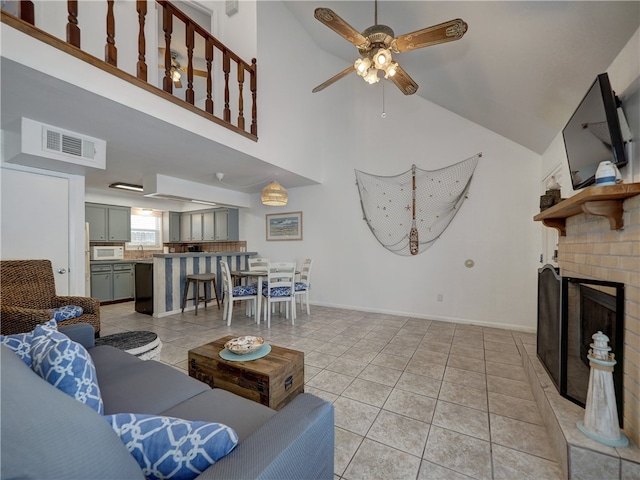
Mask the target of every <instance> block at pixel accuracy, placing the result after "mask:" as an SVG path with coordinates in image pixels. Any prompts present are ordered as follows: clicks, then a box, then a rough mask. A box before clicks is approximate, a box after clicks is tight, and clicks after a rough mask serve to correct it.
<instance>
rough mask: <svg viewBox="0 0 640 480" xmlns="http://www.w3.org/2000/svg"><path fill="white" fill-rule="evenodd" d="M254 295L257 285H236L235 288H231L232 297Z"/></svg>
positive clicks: (256, 291)
mask: <svg viewBox="0 0 640 480" xmlns="http://www.w3.org/2000/svg"><path fill="white" fill-rule="evenodd" d="M256 293H258V286H257V285H238V286H237V287H233V296H234V297H246V296H248V295H255V294H256Z"/></svg>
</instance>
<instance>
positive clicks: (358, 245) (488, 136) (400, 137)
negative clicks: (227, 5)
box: [241, 2, 540, 331]
mask: <svg viewBox="0 0 640 480" xmlns="http://www.w3.org/2000/svg"><path fill="white" fill-rule="evenodd" d="M258 13H259V15H258V18H259V25H258V43H259V54H260V59H261V62H263V63H264V62H265V57H268V55H269V52H270V51H271V52H272V51H275V49H276V45H277V47H278V50H277V51H278V55H279V61H280V62H294V60H295V62H294V63H295V64H296V65H298V66H299V68H298V69H297V71H296V73H295V74H291V72H289V73H288V74H286V75H285V74H283V73H281V72H278V71H273V70H267V69H264V70H265V71H264V72H263V73H262V74H261V75H260V82H261V83H260V89H261V92H267V93H263V94H262V96H261V98H262V99H263V100H262V102H261V105H260V112H261V125H266V126H267V127H265V128H271V129H272V130H268V131H267V133H265V131H264V130H265V129H263V130H262V133H261V136H260V143H261V144H262V146H263V148H264V145H265V144H266V145H268V146H269V148H266V149H265V150H264V151H265V153H266V154H267V155H279V156H281V162H282V163H285V162H296V163H295V164H296V168H299V167H300V165H299V163H297V162H302V163H303V168H304V166H305V165H316V166H318V167H319V168H321V171H322V179H323V181H322V185H318V186H312V187H303V188H295V189H290V190H289V205H287V207H284V208H280V209H278V208H274V207H264V206H262V205H260V204H259V198H258V197H257V196H256V202H255V208H252V209H251V211H249V212H247V213H246V214H245V215H244V217H243V220H242V225H241V234H242V235H243V236H244V238H247V239H252V242H251V245H250V248H251V250H257V251H258V252H260V254H261V255H265V256H269V257H270V258H271V259H273V260H289V259H293V258H295V259H297V261H299V262H301V261H302V259H304V258H306V257H310V258H313V259H314V262H315V263H314V267H313V273H312V285H313V288H312V294H311V298H312V302H313V303H316V304H322V305H331V306H337V307H345V308H352V309H361V310H368V311H377V312H387V313H390V314H399V315H407V316H412V317H417V318H432V319H443V320H452V321H461V322H472V323H478V324H480V323H481V324H486V325H497V326H502V327H509V328H514V329H523V330H530V331H533V330H534V329H535V323H536V302H535V300H536V294H535V292H536V268H537V267H538V264H537V260H538V255H539V247H538V244H539V235H540V225H539V224H536V223H535V222H533V220H532V217H533V216H534V215H535V214H536V213H537V211H538V201H539V191H538V188H539V186H538V184H539V178H538V176H539V172H540V157H539V155H537V154H535V153H533V152H531V151H530V150H527V149H525V148H524V147H521V146H519V145H517V144H515V143H513V142H511V141H509V140H507V139H505V138H503V137H500V136H498V135H496V134H495V133H493V132H490V131H488V130H486V129H484V128H482V127H480V126H478V125H476V124H474V123H472V122H469V121H467V120H465V119H463V118H461V117H459V116H457V115H455V114H453V113H451V112H449V111H446V110H444V109H442V108H440V107H438V106H436V105H434V104H431V103H429V102H427V101H426V100H424V99H422V98H420V97H417V96H409V97H406V96H404V95H402V94H400V93H399V91H397V89H396V88H395V87H394V86H393V85H392V84H390V83H388V84H387V85H386V87H385V88H386V91H385V95H386V109H385V110H386V114H387V115H386V118H384V119H382V118H381V116H380V113H381V105H382V100H381V88H382V87H381V84H378V85H376V86H369V85H366V84H365V83H364V82H363V81H362V80H361V79H360V78H359V77H357V76H355V75H352V76H349V77H346V78H345V79H342V80H340V81H339V82H338V83H336V84H334V85H332V86H330V87H328V88H327V89H326V90H324V91H323V92H321V93H317V94H312V93H311V89H312V88H313V87H315V86H316V85H317V84H319V83H321V82H322V81H324V80H325V79H326V78H329V77H331V76H332V75H334V74H335V73H337V72H339V71H340V70H342V69H343V68H344V67H345V66H344V64H343V61H341V60H338V59H335V58H333V57H330V56H328V55H323V54H322V53H319V52H317V48H314V46H313V44H311V43H309V44H308V45H307V44H301V43H297V44H296V45H288V44H286V43H282V42H281V41H280V40H281V39H280V33H279V32H282V31H288V30H289V29H290V28H293V29H296V28H299V27H298V26H297V25H296V24H295V22H294V21H293V19H292V18H291V16H290V15H289V14H288V12H287V10H286V9H285V8H284V7H283V6H282V5H281V4H280V3H279V2H259V4H258ZM275 18H277V19H278V21H277V22H276V21H273V20H274V19H275ZM305 49H306V51H307V52H309V51H311V52H313V53H314V58H315V60H316V61H315V62H314V64H313V65H310V64H305V63H304V60H303V59H304V56H300V52H301V51H305ZM293 99H295V101H294V100H293ZM287 100H288V103H287ZM284 106H286V108H283V107H284ZM287 139H290V142H287V141H286V140H287ZM301 140H302V142H301ZM301 143H302V145H301ZM292 144H293V145H292ZM380 144H382V147H381V148H379V145H380ZM480 151H482V152H483V154H484V156H483V158H481V159H480V162H479V165H478V167H477V170H476V174H475V177H474V179H473V181H472V184H471V190H470V194H469V199H468V200H467V201H466V202H465V203H464V204H463V205H462V208H461V210H460V212H459V214H458V215H457V216H456V218H455V219H454V220H453V222H452V223H451V225H450V226H449V228H448V229H447V230H445V232H444V234H443V235H442V237H441V238H440V239H439V240H438V241H437V242H436V243H435V245H434V246H433V247H432V248H431V249H429V250H427V251H426V252H424V253H422V254H421V255H418V256H416V257H401V256H398V255H395V254H393V253H391V252H389V251H387V250H386V249H384V248H383V247H382V246H381V245H380V244H379V243H378V242H377V241H376V240H375V238H374V237H373V235H372V234H371V232H370V231H369V228H368V227H367V225H366V224H365V222H364V221H363V220H362V211H361V208H360V201H359V196H358V192H357V188H356V186H355V176H354V168H355V169H359V170H363V171H366V172H369V173H374V174H381V175H392V174H397V173H400V172H403V171H406V170H408V169H409V168H410V167H411V164H412V163H416V165H417V166H418V167H419V168H423V169H437V168H440V167H443V166H447V165H450V164H453V163H456V162H458V161H460V160H463V159H465V158H467V157H470V156H472V155H474V154H475V153H477V152H480ZM283 166H285V165H283ZM290 211H302V212H303V227H304V238H303V240H302V241H299V242H298V241H296V242H267V241H266V240H265V214H266V213H276V212H290ZM468 258H470V259H473V260H474V261H475V264H476V266H475V267H474V268H472V269H469V268H466V267H465V266H464V261H465V260H466V259H468ZM438 294H442V295H443V301H442V302H438V301H437V295H438Z"/></svg>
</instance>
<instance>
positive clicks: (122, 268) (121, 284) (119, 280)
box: [113, 263, 134, 300]
mask: <svg viewBox="0 0 640 480" xmlns="http://www.w3.org/2000/svg"><path fill="white" fill-rule="evenodd" d="M133 273H134V272H133V264H132V263H114V264H113V300H124V299H127V298H133Z"/></svg>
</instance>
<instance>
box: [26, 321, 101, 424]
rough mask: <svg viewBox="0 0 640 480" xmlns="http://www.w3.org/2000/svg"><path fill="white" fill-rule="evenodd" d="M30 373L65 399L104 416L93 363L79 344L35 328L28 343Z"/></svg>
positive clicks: (57, 334)
mask: <svg viewBox="0 0 640 480" xmlns="http://www.w3.org/2000/svg"><path fill="white" fill-rule="evenodd" d="M31 360H32V364H31V369H32V370H33V371H34V372H36V373H37V374H38V375H39V376H40V377H41V378H43V379H45V380H46V381H47V382H49V383H50V384H51V385H53V386H54V387H56V388H58V389H59V390H62V391H63V392H64V393H66V394H67V395H69V396H71V397H73V398H75V399H76V400H78V401H79V402H81V403H84V404H85V405H87V406H88V407H90V408H92V409H94V410H95V411H96V412H98V413H99V414H100V415H103V414H104V404H103V402H102V395H101V394H100V387H99V386H98V377H97V375H96V367H95V365H94V364H93V360H92V359H91V356H90V355H89V352H87V349H86V348H84V347H83V346H82V345H80V344H79V343H76V342H74V341H73V340H71V339H70V338H69V337H67V336H66V335H64V334H62V333H60V332H58V331H57V330H54V329H51V328H47V327H43V326H42V325H38V326H37V327H36V328H35V330H34V331H33V338H32V339H31Z"/></svg>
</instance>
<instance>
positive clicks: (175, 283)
mask: <svg viewBox="0 0 640 480" xmlns="http://www.w3.org/2000/svg"><path fill="white" fill-rule="evenodd" d="M256 254H257V253H256V252H193V253H158V254H154V255H153V274H152V280H153V281H152V284H153V286H152V292H153V316H154V317H158V318H159V317H165V316H167V315H172V314H174V313H180V311H181V305H180V303H181V301H182V297H183V295H184V288H185V279H186V276H187V275H191V274H198V273H216V276H217V278H216V283H217V285H218V289H219V291H218V297H219V298H222V291H220V288H221V286H222V275H221V272H220V268H219V263H220V260H225V261H226V262H227V263H228V264H229V266H230V267H231V268H232V269H234V270H246V269H248V264H247V259H248V258H249V257H251V256H255V255H256ZM136 290H137V285H136ZM136 295H138V293H137V291H136ZM193 308H194V306H193V303H192V302H188V303H187V305H186V306H185V311H188V310H192V309H193Z"/></svg>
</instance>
